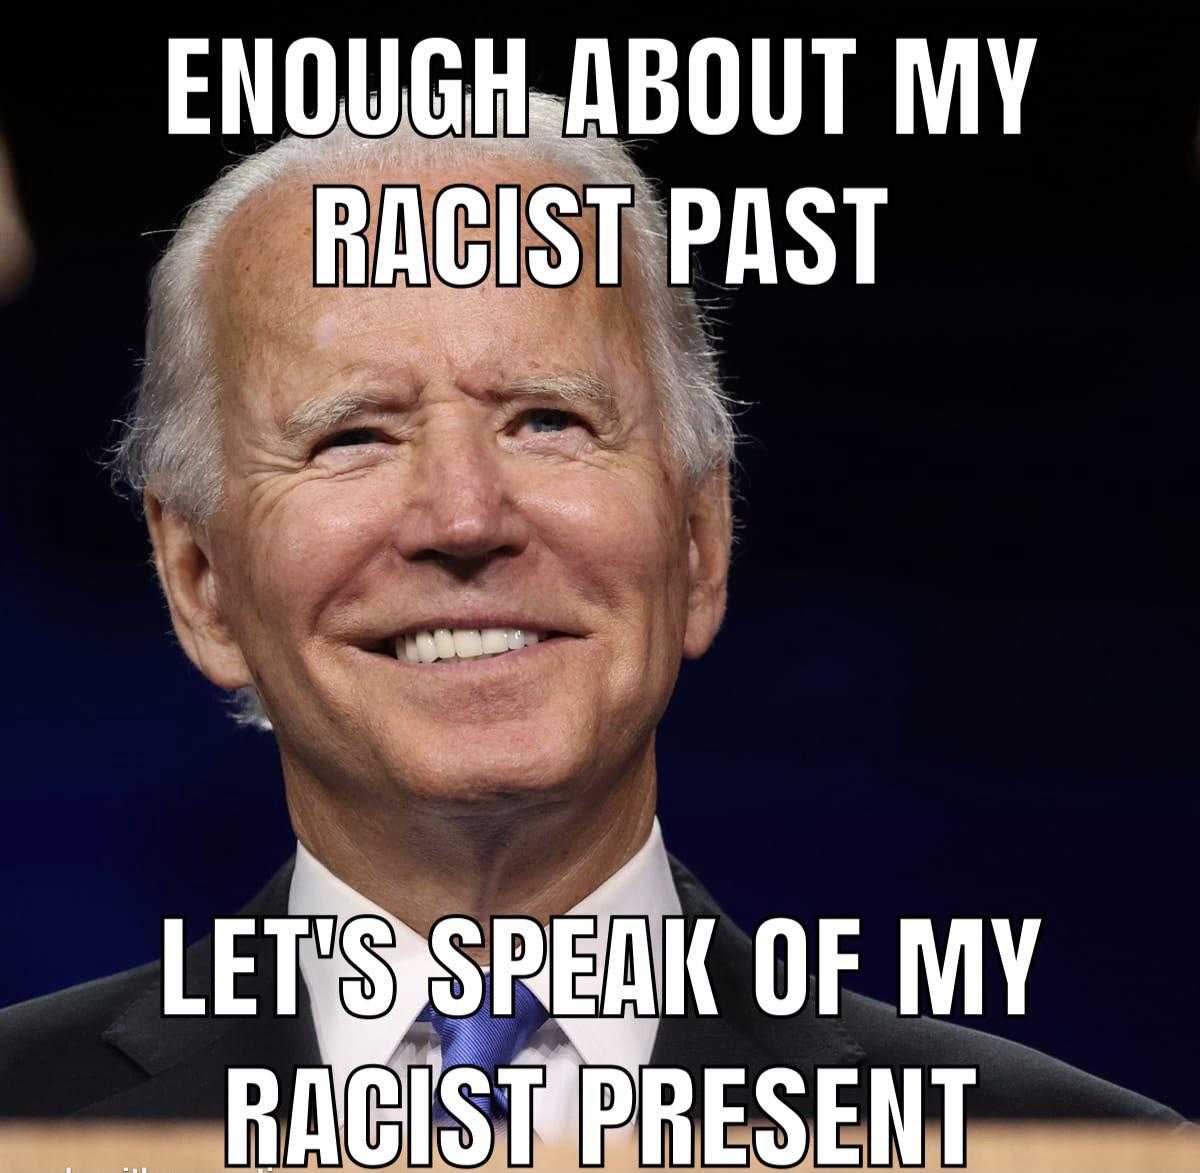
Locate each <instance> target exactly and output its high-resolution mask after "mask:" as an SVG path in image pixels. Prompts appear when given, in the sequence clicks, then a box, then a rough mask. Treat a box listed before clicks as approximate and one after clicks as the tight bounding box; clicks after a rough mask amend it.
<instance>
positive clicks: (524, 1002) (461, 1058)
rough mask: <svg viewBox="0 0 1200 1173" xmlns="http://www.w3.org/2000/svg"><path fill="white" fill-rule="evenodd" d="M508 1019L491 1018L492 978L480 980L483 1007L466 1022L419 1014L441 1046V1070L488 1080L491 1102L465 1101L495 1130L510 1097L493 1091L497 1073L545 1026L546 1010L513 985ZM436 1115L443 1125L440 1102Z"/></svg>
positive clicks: (429, 1010) (529, 992) (433, 1013)
mask: <svg viewBox="0 0 1200 1173" xmlns="http://www.w3.org/2000/svg"><path fill="white" fill-rule="evenodd" d="M513 1010H514V1011H515V1013H514V1014H513V1016H512V1017H511V1018H498V1017H496V1016H495V1015H493V1014H492V973H491V970H488V972H487V973H485V974H484V975H483V1004H482V1005H481V1006H480V1007H479V1009H478V1010H477V1011H475V1013H474V1014H471V1015H468V1016H467V1017H466V1018H448V1017H446V1015H444V1014H441V1013H440V1012H439V1011H437V1010H435V1009H434V1008H433V1005H432V1004H430V1005H429V1006H426V1007H425V1009H424V1010H423V1011H422V1012H421V1016H420V1018H421V1021H424V1022H429V1023H432V1024H433V1029H434V1030H436V1031H437V1033H438V1037H439V1038H440V1039H441V1040H442V1070H443V1071H447V1070H449V1068H451V1067H459V1066H462V1065H470V1066H472V1067H480V1068H482V1069H483V1070H484V1071H485V1072H487V1075H488V1078H489V1079H491V1080H492V1083H493V1088H492V1094H491V1095H490V1096H479V1095H475V1094H473V1093H469V1094H468V1095H467V1096H466V1098H467V1099H469V1100H470V1101H471V1103H473V1104H474V1105H475V1106H476V1107H477V1108H479V1109H480V1110H481V1111H482V1112H483V1113H484V1115H485V1116H487V1117H488V1119H489V1120H491V1121H492V1123H493V1124H495V1123H498V1122H499V1121H502V1120H507V1119H508V1094H507V1093H506V1092H505V1091H504V1090H503V1089H502V1088H497V1087H495V1086H494V1085H495V1079H496V1068H498V1067H504V1066H507V1065H508V1064H511V1063H512V1061H513V1060H514V1059H515V1058H516V1057H517V1056H518V1055H519V1054H520V1053H521V1052H522V1051H523V1050H524V1049H525V1046H526V1044H527V1043H528V1042H529V1040H530V1039H531V1038H533V1036H534V1034H535V1033H536V1032H537V1030H538V1028H539V1027H540V1026H541V1025H542V1023H544V1022H545V1021H546V1017H547V1014H546V1008H545V1007H544V1006H543V1005H542V1004H541V1003H540V1002H539V1001H538V1000H537V998H536V997H535V996H534V993H533V991H532V990H531V989H530V988H529V987H528V986H527V985H525V983H524V982H519V981H518V982H514V983H513ZM434 1114H435V1116H436V1117H437V1118H438V1119H439V1120H446V1119H448V1118H449V1114H448V1113H447V1111H446V1109H445V1108H444V1107H443V1106H442V1104H441V1102H440V1100H439V1101H438V1102H437V1103H436V1104H435V1105H434Z"/></svg>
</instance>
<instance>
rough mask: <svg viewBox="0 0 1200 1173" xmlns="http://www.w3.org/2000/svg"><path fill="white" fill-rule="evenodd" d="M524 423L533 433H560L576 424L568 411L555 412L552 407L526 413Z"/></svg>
mask: <svg viewBox="0 0 1200 1173" xmlns="http://www.w3.org/2000/svg"><path fill="white" fill-rule="evenodd" d="M525 422H526V423H527V424H529V426H530V428H532V429H533V431H535V432H562V431H565V430H566V429H567V428H569V427H570V426H571V425H572V424H574V423H576V422H577V421H576V419H575V417H574V416H573V415H572V414H571V413H570V412H569V411H556V410H555V409H554V408H552V407H539V408H535V409H534V410H533V411H530V412H526V414H525Z"/></svg>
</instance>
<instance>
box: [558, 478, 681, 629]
mask: <svg viewBox="0 0 1200 1173" xmlns="http://www.w3.org/2000/svg"><path fill="white" fill-rule="evenodd" d="M587 489H588V491H579V492H575V493H572V494H563V493H560V494H558V495H557V496H555V495H547V497H546V498H544V499H543V500H542V501H541V502H540V503H539V512H540V513H541V515H542V517H543V519H544V520H543V524H542V526H541V527H540V528H542V529H543V532H544V533H545V540H546V543H547V545H548V546H550V547H551V548H552V549H553V550H554V551H555V553H556V554H557V556H558V557H559V558H560V559H561V560H562V561H563V562H564V563H565V564H566V565H567V566H568V567H569V568H570V570H571V572H572V576H573V577H575V578H577V579H578V580H581V581H582V582H583V583H586V584H587V586H588V587H590V588H591V589H590V590H589V594H592V593H594V595H595V601H597V602H600V603H602V604H603V605H604V606H606V607H608V608H610V609H611V610H612V611H613V612H614V613H616V614H618V615H622V616H624V617H626V618H627V619H628V620H629V621H636V622H639V623H641V624H647V625H650V626H652V627H653V628H654V629H656V630H658V629H661V627H662V626H663V625H664V624H665V625H667V626H670V627H673V626H675V624H676V615H675V613H676V612H677V611H681V609H682V605H683V602H684V601H685V600H686V595H687V591H686V567H687V544H686V541H685V540H684V528H683V526H682V523H681V521H680V519H679V517H678V515H677V514H678V511H677V510H675V509H674V508H673V507H672V498H671V496H670V494H669V492H667V491H666V487H665V486H659V485H658V484H656V483H655V481H654V480H652V479H643V478H631V479H629V480H625V479H616V478H604V482H603V484H597V485H595V486H587Z"/></svg>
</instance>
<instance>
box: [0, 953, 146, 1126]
mask: <svg viewBox="0 0 1200 1173" xmlns="http://www.w3.org/2000/svg"><path fill="white" fill-rule="evenodd" d="M158 972H159V965H158V963H157V962H154V963H152V964H149V965H143V966H140V967H139V968H137V969H130V970H126V971H124V972H123V973H118V974H113V975H112V976H110V977H105V978H99V979H98V980H96V981H91V982H85V983H84V984H83V985H79V986H72V987H71V988H70V989H66V990H60V991H58V992H57V993H54V994H47V995H45V996H44V997H41V998H34V999H32V1000H30V1001H28V1002H20V1003H18V1004H17V1005H15V1006H9V1007H6V1008H5V1009H3V1010H0V1116H62V1115H67V1114H69V1113H71V1112H74V1111H77V1110H78V1109H80V1108H83V1107H86V1106H87V1105H89V1104H91V1103H93V1102H95V1101H96V1100H97V1099H100V1098H101V1097H103V1096H106V1095H111V1094H113V1092H114V1091H118V1090H120V1089H121V1088H123V1087H125V1086H133V1085H136V1084H137V1083H139V1082H140V1080H141V1079H142V1078H143V1076H142V1074H141V1070H140V1068H139V1067H138V1066H137V1065H136V1064H134V1063H133V1062H131V1061H130V1060H129V1058H127V1057H126V1056H125V1055H124V1054H123V1053H122V1052H121V1050H120V1049H118V1048H117V1047H115V1046H113V1045H112V1044H111V1043H109V1042H107V1041H106V1040H105V1037H104V1032H105V1031H106V1030H107V1028H108V1027H109V1026H110V1024H111V1023H112V1022H113V1021H114V1019H116V1018H117V1017H118V1015H119V1014H120V1013H121V1011H122V1010H123V1009H124V1008H125V1007H126V1006H128V1005H129V1004H130V1003H132V1002H133V1001H134V1000H135V999H137V998H139V997H141V996H144V995H145V993H146V991H147V990H150V989H154V988H156V987H157V985H158Z"/></svg>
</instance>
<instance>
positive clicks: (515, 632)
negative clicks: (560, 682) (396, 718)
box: [396, 627, 546, 664]
mask: <svg viewBox="0 0 1200 1173" xmlns="http://www.w3.org/2000/svg"><path fill="white" fill-rule="evenodd" d="M545 638H546V635H545V633H542V632H537V631H526V630H525V629H523V628H520V627H483V628H479V627H455V628H449V627H439V628H436V629H434V630H432V631H410V632H407V633H406V634H404V635H400V636H397V637H396V659H397V660H407V661H408V663H410V664H433V663H435V662H436V661H438V660H479V659H483V658H487V657H489V656H503V655H505V654H507V653H508V652H518V651H520V650H521V649H522V648H527V647H531V646H532V645H533V644H536V643H539V642H540V641H541V640H543V639H545Z"/></svg>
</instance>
